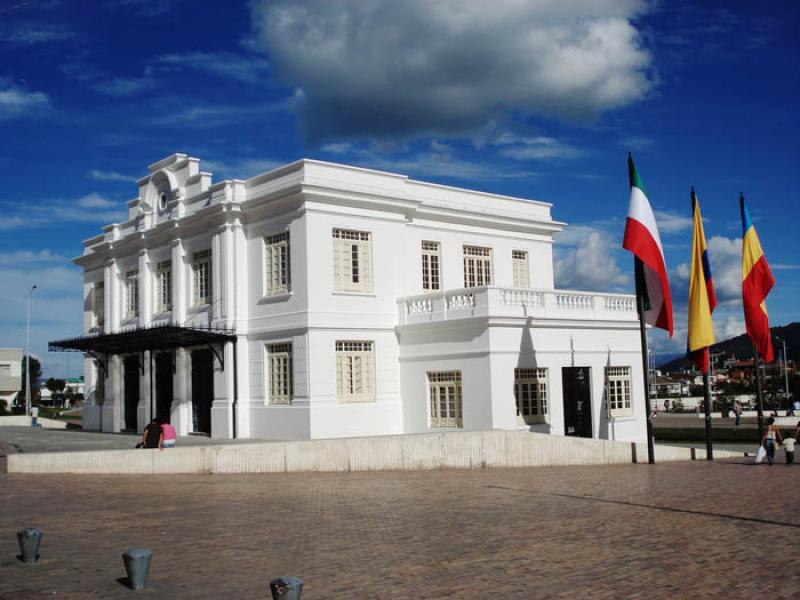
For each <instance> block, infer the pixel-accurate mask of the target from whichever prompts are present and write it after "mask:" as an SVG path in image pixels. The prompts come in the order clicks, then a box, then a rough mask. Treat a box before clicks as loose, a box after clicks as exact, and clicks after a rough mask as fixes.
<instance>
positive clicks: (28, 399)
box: [25, 285, 36, 417]
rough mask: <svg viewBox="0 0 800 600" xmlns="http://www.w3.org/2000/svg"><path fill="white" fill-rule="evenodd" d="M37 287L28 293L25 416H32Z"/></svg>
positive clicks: (33, 287)
mask: <svg viewBox="0 0 800 600" xmlns="http://www.w3.org/2000/svg"><path fill="white" fill-rule="evenodd" d="M35 289H36V286H35V285H32V286H31V289H30V291H28V321H27V326H26V327H25V414H26V415H27V416H29V417H30V416H31V298H33V290H35Z"/></svg>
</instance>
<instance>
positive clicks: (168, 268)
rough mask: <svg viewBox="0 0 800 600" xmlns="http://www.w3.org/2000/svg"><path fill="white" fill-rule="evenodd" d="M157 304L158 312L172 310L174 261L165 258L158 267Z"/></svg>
mask: <svg viewBox="0 0 800 600" xmlns="http://www.w3.org/2000/svg"><path fill="white" fill-rule="evenodd" d="M156 282H157V286H156V306H157V307H158V312H165V311H168V310H172V261H171V260H165V261H162V262H160V263H158V266H157V267H156Z"/></svg>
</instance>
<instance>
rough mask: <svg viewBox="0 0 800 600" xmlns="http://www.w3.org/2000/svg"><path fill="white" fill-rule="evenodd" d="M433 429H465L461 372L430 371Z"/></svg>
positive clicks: (429, 388) (429, 386)
mask: <svg viewBox="0 0 800 600" xmlns="http://www.w3.org/2000/svg"><path fill="white" fill-rule="evenodd" d="M428 391H429V394H430V401H431V427H463V426H464V419H463V417H462V406H461V371H429V372H428Z"/></svg>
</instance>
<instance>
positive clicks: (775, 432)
mask: <svg viewBox="0 0 800 600" xmlns="http://www.w3.org/2000/svg"><path fill="white" fill-rule="evenodd" d="M782 441H783V436H782V435H781V430H780V429H779V428H778V426H777V425H775V418H774V417H769V418H768V419H767V428H766V430H765V431H764V435H762V436H761V445H762V446H763V447H764V450H766V452H767V462H768V463H769V464H770V465H771V464H772V463H773V462H774V461H775V447H776V446H777V444H780V443H781V442H782Z"/></svg>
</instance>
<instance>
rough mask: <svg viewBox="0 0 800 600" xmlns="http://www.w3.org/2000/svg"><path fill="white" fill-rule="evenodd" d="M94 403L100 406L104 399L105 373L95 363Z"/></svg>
mask: <svg viewBox="0 0 800 600" xmlns="http://www.w3.org/2000/svg"><path fill="white" fill-rule="evenodd" d="M94 368H95V379H94V403H95V405H96V406H99V405H101V404H102V403H103V402H104V401H105V399H106V372H105V371H103V369H102V368H101V367H100V365H99V364H97V363H96V362H95V366H94Z"/></svg>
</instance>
